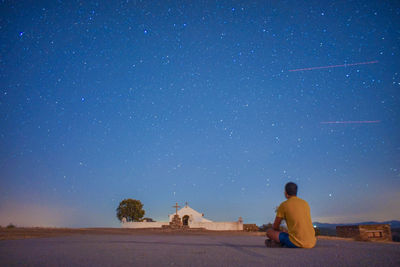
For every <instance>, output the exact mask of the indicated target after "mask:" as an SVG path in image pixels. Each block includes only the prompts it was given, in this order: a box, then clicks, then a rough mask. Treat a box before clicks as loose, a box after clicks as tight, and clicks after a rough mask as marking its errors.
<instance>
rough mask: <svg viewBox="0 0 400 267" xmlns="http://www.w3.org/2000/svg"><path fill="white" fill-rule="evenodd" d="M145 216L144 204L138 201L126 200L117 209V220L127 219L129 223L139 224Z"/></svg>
mask: <svg viewBox="0 0 400 267" xmlns="http://www.w3.org/2000/svg"><path fill="white" fill-rule="evenodd" d="M144 214H145V211H144V210H143V204H142V202H140V200H136V199H131V198H127V199H124V200H122V201H121V202H120V203H119V206H118V208H117V218H118V220H120V221H122V218H124V217H125V218H126V221H127V222H139V221H140V219H141V218H142V217H143V216H144Z"/></svg>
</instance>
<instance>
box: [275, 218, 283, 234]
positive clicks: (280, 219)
mask: <svg viewBox="0 0 400 267" xmlns="http://www.w3.org/2000/svg"><path fill="white" fill-rule="evenodd" d="M281 222H282V218H281V217H275V222H274V225H273V228H274V230H275V231H280V228H279V226H280V225H281Z"/></svg>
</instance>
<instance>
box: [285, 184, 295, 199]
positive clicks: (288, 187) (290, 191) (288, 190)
mask: <svg viewBox="0 0 400 267" xmlns="http://www.w3.org/2000/svg"><path fill="white" fill-rule="evenodd" d="M285 192H286V194H288V195H289V196H297V184H295V183H292V182H289V183H287V184H286V185H285Z"/></svg>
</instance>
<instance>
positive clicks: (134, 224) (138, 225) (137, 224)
mask: <svg viewBox="0 0 400 267" xmlns="http://www.w3.org/2000/svg"><path fill="white" fill-rule="evenodd" d="M163 225H169V223H168V222H125V223H122V224H121V226H122V228H138V229H139V228H161V227H163Z"/></svg>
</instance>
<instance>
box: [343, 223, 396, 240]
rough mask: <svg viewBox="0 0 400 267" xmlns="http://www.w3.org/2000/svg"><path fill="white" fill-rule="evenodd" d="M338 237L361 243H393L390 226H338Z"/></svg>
mask: <svg viewBox="0 0 400 267" xmlns="http://www.w3.org/2000/svg"><path fill="white" fill-rule="evenodd" d="M336 235H337V236H338V237H348V238H354V239H356V240H360V241H392V233H391V231H390V225H389V224H368V225H349V226H336Z"/></svg>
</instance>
